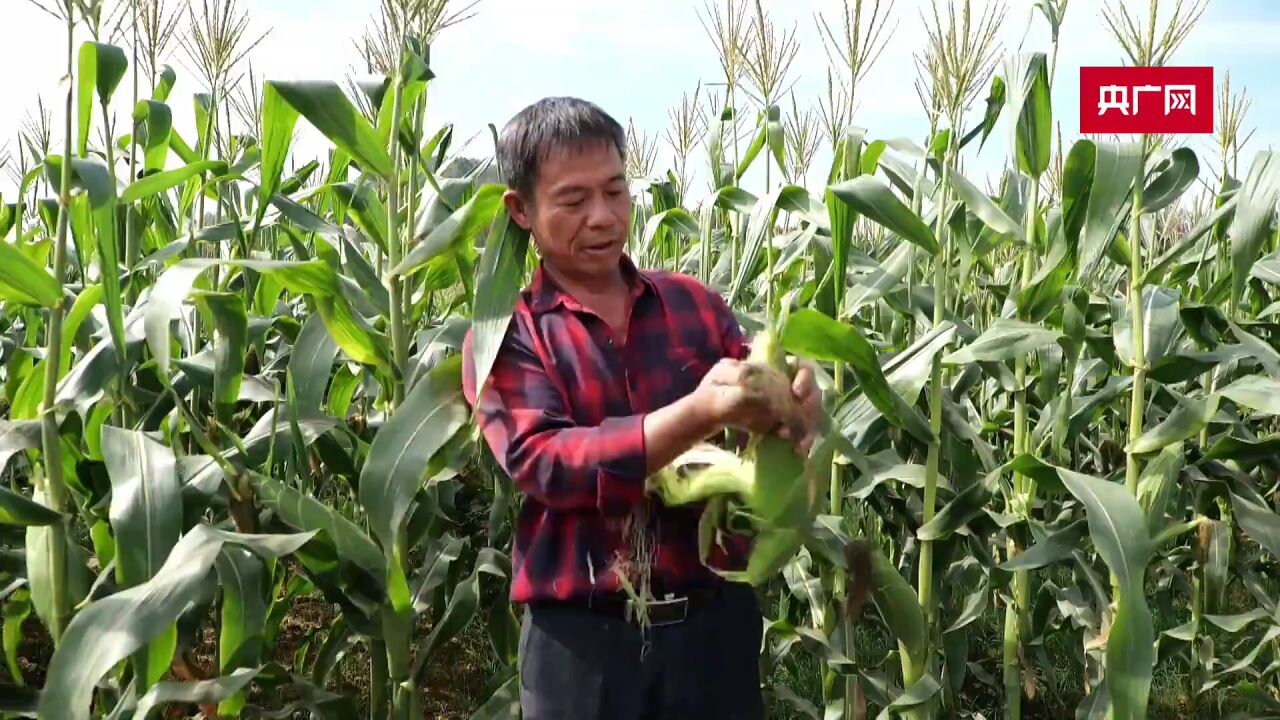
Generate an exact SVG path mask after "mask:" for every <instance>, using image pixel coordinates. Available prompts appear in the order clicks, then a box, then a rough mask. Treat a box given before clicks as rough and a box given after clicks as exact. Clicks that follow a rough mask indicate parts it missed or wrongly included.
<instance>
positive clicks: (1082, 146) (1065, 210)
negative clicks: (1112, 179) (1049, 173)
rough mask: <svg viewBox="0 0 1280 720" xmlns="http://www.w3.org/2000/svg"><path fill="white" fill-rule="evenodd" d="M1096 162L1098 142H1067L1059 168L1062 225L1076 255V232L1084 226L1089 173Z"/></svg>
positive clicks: (1077, 235)
mask: <svg viewBox="0 0 1280 720" xmlns="http://www.w3.org/2000/svg"><path fill="white" fill-rule="evenodd" d="M1097 162H1098V146H1097V145H1095V144H1094V143H1093V141H1092V140H1079V141H1077V142H1076V143H1075V144H1074V145H1072V146H1071V151H1070V152H1068V153H1067V160H1066V162H1065V163H1064V164H1063V170H1062V229H1063V233H1064V234H1065V235H1066V238H1067V242H1068V244H1069V245H1070V246H1071V248H1072V249H1073V250H1074V251H1075V253H1076V254H1077V255H1080V254H1081V253H1080V250H1079V242H1080V233H1081V231H1082V230H1084V226H1085V218H1086V217H1087V215H1088V210H1089V198H1090V196H1091V195H1092V192H1093V173H1094V169H1095V167H1096V166H1097Z"/></svg>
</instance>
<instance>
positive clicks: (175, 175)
mask: <svg viewBox="0 0 1280 720" xmlns="http://www.w3.org/2000/svg"><path fill="white" fill-rule="evenodd" d="M229 169H230V168H229V166H228V165H227V164H226V163H225V162H222V161H221V160H199V161H196V162H193V163H191V164H189V165H187V166H185V167H180V168H175V169H173V170H165V171H164V172H158V173H156V174H154V175H148V176H146V177H144V178H142V179H140V180H135V181H134V182H132V183H130V184H129V187H127V188H125V190H124V192H123V193H121V194H120V202H122V203H126V204H127V203H131V202H136V201H138V200H145V199H147V198H149V197H152V196H154V195H158V194H159V193H162V192H165V191H166V190H170V189H172V188H175V187H177V186H179V185H181V184H182V183H184V182H186V181H188V180H190V179H191V178H193V177H195V176H197V175H201V174H203V173H211V174H213V175H215V176H217V175H225V174H226V173H227V171H228V170H229Z"/></svg>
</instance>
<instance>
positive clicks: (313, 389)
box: [289, 315, 338, 414]
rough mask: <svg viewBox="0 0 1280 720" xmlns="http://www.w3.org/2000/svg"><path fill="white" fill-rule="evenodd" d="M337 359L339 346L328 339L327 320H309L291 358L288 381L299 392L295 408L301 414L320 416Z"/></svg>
mask: <svg viewBox="0 0 1280 720" xmlns="http://www.w3.org/2000/svg"><path fill="white" fill-rule="evenodd" d="M337 356H338V344H337V343H335V342H334V341H333V338H331V337H329V333H328V332H327V331H326V330H325V326H324V320H322V319H321V318H320V316H319V315H312V316H311V317H309V318H307V321H306V322H304V323H303V324H302V332H301V333H299V334H298V340H297V342H295V343H294V346H293V351H292V353H291V354H290V356H289V378H290V382H291V383H293V385H294V387H295V388H296V389H297V390H296V392H297V395H296V402H295V407H297V408H298V412H299V413H302V414H318V413H319V412H320V407H321V405H322V404H323V403H324V395H325V389H326V386H327V385H328V384H329V376H330V373H331V371H332V370H333V361H334V359H335V358H337Z"/></svg>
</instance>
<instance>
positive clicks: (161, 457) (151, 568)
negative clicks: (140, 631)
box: [102, 426, 182, 690]
mask: <svg viewBox="0 0 1280 720" xmlns="http://www.w3.org/2000/svg"><path fill="white" fill-rule="evenodd" d="M102 458H103V461H104V463H105V464H106V466H107V474H108V476H109V477H110V478H111V508H110V517H111V529H112V532H113V534H114V537H115V540H116V546H117V548H118V549H117V552H116V558H115V562H116V581H117V582H118V583H119V584H120V586H121V587H124V588H130V587H134V586H136V585H140V584H142V583H145V582H146V581H148V580H150V579H151V578H152V577H155V574H156V573H157V572H159V571H160V569H161V568H162V567H163V566H164V563H165V560H166V559H167V558H168V557H169V553H170V552H171V551H172V550H173V547H174V546H175V545H176V544H177V543H178V539H179V537H180V536H181V533H182V499H181V488H180V487H179V485H178V474H177V461H176V459H175V458H174V455H173V452H172V451H171V450H169V448H167V447H165V446H164V445H163V444H161V443H160V442H159V441H157V440H155V439H153V438H151V437H148V436H146V435H144V434H142V433H140V432H137V431H133V430H123V429H120V428H115V427H111V426H104V427H103V428H102ZM176 643H177V634H176V629H175V628H170V629H168V630H166V632H164V633H162V634H160V635H159V636H157V637H156V638H155V639H154V640H153V641H152V642H150V643H148V644H147V646H146V647H145V648H144V649H142V650H141V651H139V652H138V653H137V654H136V655H135V656H134V669H135V671H136V672H137V674H138V676H139V677H138V682H139V686H140V687H141V688H143V689H144V690H145V689H146V688H149V687H151V686H152V685H153V684H155V683H156V682H158V681H159V680H160V678H162V677H163V676H164V674H165V673H166V672H167V671H168V669H169V663H170V661H171V660H172V659H173V652H174V649H175V647H176Z"/></svg>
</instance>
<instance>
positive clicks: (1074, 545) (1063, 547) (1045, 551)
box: [1000, 518, 1088, 572]
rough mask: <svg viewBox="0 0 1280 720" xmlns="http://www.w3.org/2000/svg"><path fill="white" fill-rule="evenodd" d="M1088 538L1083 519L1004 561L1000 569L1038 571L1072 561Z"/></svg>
mask: <svg viewBox="0 0 1280 720" xmlns="http://www.w3.org/2000/svg"><path fill="white" fill-rule="evenodd" d="M1087 536H1088V526H1087V521H1086V520H1085V519H1083V518H1081V519H1079V520H1076V521H1075V522H1073V523H1071V524H1070V525H1068V526H1066V527H1064V528H1062V529H1061V530H1058V531H1057V532H1054V533H1053V534H1051V535H1049V536H1048V537H1046V538H1044V539H1043V540H1041V541H1040V542H1038V543H1036V544H1035V545H1032V546H1031V547H1029V548H1027V549H1026V550H1024V551H1023V552H1020V553H1018V554H1017V555H1016V556H1014V557H1013V558H1011V559H1009V560H1006V561H1004V562H1003V563H1001V564H1000V569H1001V570H1004V571H1005V572H1017V571H1018V570H1038V569H1040V568H1042V567H1048V566H1049V565H1053V564H1054V563H1059V562H1063V561H1064V560H1070V559H1071V554H1072V553H1073V552H1075V551H1077V550H1079V549H1080V546H1081V544H1083V542H1084V539H1085V537H1087Z"/></svg>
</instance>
